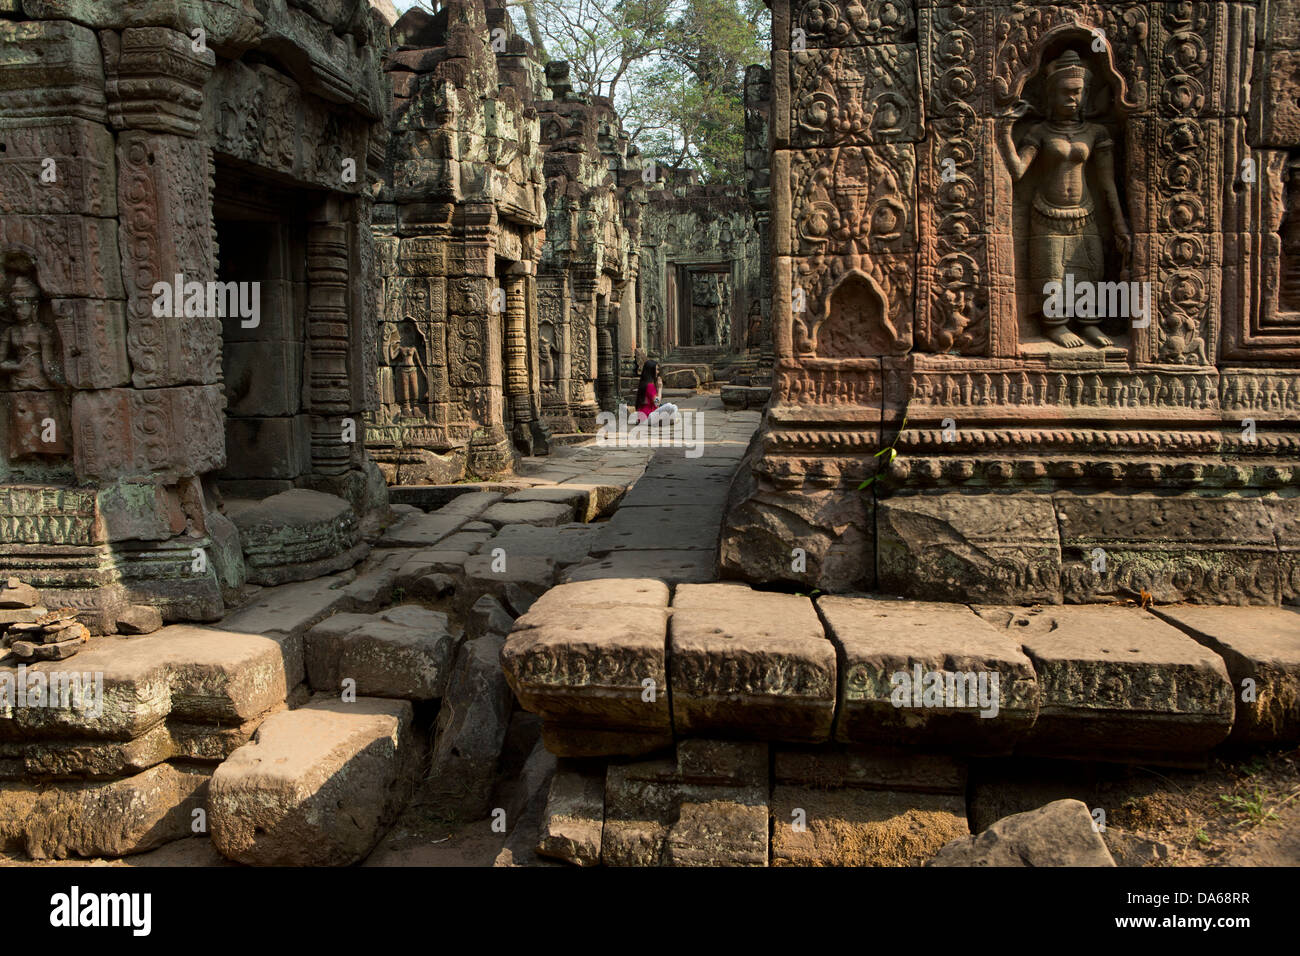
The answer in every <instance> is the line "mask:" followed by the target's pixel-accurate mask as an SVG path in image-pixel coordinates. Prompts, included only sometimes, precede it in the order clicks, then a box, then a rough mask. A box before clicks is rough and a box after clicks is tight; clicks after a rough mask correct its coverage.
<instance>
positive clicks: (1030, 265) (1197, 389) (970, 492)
mask: <svg viewBox="0 0 1300 956" xmlns="http://www.w3.org/2000/svg"><path fill="white" fill-rule="evenodd" d="M772 9H773V18H774V19H773V37H774V38H775V49H774V52H773V72H772V83H773V91H772V103H773V109H772V114H771V122H772V146H773V150H772V158H771V164H772V165H771V187H772V199H771V208H772V213H771V214H772V224H773V240H772V241H773V296H772V315H773V317H774V324H773V335H774V348H775V353H776V365H777V368H776V376H775V380H774V387H773V395H772V402H771V404H770V405H769V406H768V407H767V409H766V412H765V416H764V424H763V427H762V437H761V440H760V442H759V443H758V444H757V445H756V446H755V450H754V456H753V458H752V459H751V461H750V463H749V467H742V469H741V478H742V480H741V481H740V482H738V484H737V486H736V487H735V488H734V489H733V490H734V498H733V501H732V507H731V509H730V512H729V516H728V520H727V526H726V529H725V530H724V532H723V536H722V548H721V564H722V568H723V571H724V573H726V574H728V575H733V576H739V577H742V578H745V579H747V580H751V581H762V582H769V583H787V584H797V585H800V586H806V587H807V586H811V587H818V588H822V589H825V590H843V589H846V588H855V587H856V588H863V587H865V588H873V587H876V586H879V587H880V588H881V589H882V590H885V591H889V592H892V593H897V594H905V595H908V596H913V597H917V598H920V599H923V600H947V599H954V600H980V601H992V602H1004V601H1016V602H1020V601H1026V600H1038V601H1044V602H1060V601H1062V600H1064V601H1066V602H1071V603H1074V602H1092V601H1107V600H1113V599H1116V598H1119V599H1122V598H1125V597H1129V596H1133V595H1136V594H1140V593H1141V592H1143V591H1144V590H1145V591H1147V592H1149V593H1150V594H1152V595H1153V596H1154V597H1155V598H1156V599H1157V600H1161V601H1177V600H1192V601H1203V602H1210V603H1228V604H1277V603H1278V602H1279V601H1283V600H1294V599H1295V597H1296V595H1297V594H1298V593H1300V590H1298V589H1300V578H1297V574H1298V573H1300V565H1297V564H1296V560H1295V553H1296V549H1297V545H1298V544H1300V541H1298V539H1297V538H1296V528H1297V525H1296V514H1297V512H1296V499H1295V494H1296V488H1297V486H1296V483H1297V481H1298V480H1300V470H1297V468H1296V467H1295V465H1296V458H1297V450H1298V446H1297V440H1298V438H1300V433H1297V431H1296V428H1295V425H1296V415H1295V412H1296V408H1297V402H1300V371H1298V370H1297V367H1296V362H1297V359H1298V358H1300V353H1298V352H1297V351H1296V346H1297V342H1298V341H1300V340H1298V339H1297V333H1298V332H1300V324H1297V320H1298V318H1300V313H1297V312H1294V311H1289V309H1290V306H1289V305H1288V301H1289V300H1288V293H1287V291H1286V290H1287V288H1288V287H1289V284H1290V280H1289V279H1288V274H1289V272H1290V270H1291V268H1292V266H1291V264H1290V257H1289V254H1288V252H1287V251H1286V250H1287V248H1288V246H1289V244H1290V239H1289V238H1288V236H1289V231H1290V230H1291V229H1292V227H1293V225H1294V221H1293V220H1294V217H1293V216H1292V214H1291V212H1290V209H1291V200H1290V199H1289V198H1288V196H1289V195H1290V193H1291V192H1292V191H1293V188H1294V183H1293V182H1292V177H1291V172H1290V168H1291V167H1290V166H1289V165H1288V164H1289V163H1290V162H1291V159H1290V158H1289V157H1291V156H1292V154H1293V153H1294V151H1295V150H1296V148H1297V141H1296V137H1295V133H1294V131H1293V129H1292V127H1291V125H1290V123H1291V120H1292V117H1293V115H1294V113H1295V103H1294V100H1293V99H1291V98H1289V95H1290V94H1289V93H1288V92H1287V91H1290V90H1292V89H1293V86H1292V81H1291V80H1289V79H1282V77H1283V75H1284V74H1285V75H1286V76H1289V75H1290V74H1287V73H1285V70H1286V68H1285V67H1284V66H1283V64H1285V63H1289V62H1290V60H1289V57H1291V56H1292V54H1291V53H1290V52H1288V50H1289V49H1290V48H1291V47H1293V46H1294V45H1295V43H1296V39H1295V37H1296V31H1295V28H1296V20H1295V15H1294V13H1293V12H1292V11H1291V9H1290V5H1288V4H1285V3H1263V4H1254V3H1199V2H1189V3H1172V4H1148V3H1082V4H1062V5H1059V6H1058V5H1050V4H1037V3H1026V2H1002V0H987V2H981V3H971V4H950V3H942V2H934V3H929V2H925V3H918V4H908V3H900V2H892V0H882V2H870V3H865V4H859V3H850V4H834V3H824V2H820V0H818V2H802V0H791V2H789V3H783V2H775V3H774V4H773V6H772ZM1063 154H1064V155H1063ZM1051 283H1056V284H1057V285H1058V286H1059V287H1061V292H1060V294H1059V295H1058V296H1057V298H1058V299H1064V298H1065V297H1067V296H1068V297H1069V298H1070V301H1069V303H1064V302H1062V301H1050V300H1051V298H1052V297H1051V296H1050V295H1048V294H1046V290H1047V289H1048V288H1049V286H1050V284H1051ZM1076 285H1077V287H1078V291H1076ZM1084 290H1086V294H1087V299H1086V300H1085V298H1084ZM1076 308H1077V309H1078V313H1076ZM1085 312H1086V313H1090V314H1089V315H1086V316H1085V315H1083V314H1082V313H1085ZM886 448H888V449H890V450H889V451H886V452H884V457H882V456H881V454H880V453H881V452H882V450H883V449H886ZM864 482H870V484H869V485H868V486H867V487H866V488H863V483H864ZM795 539H798V546H799V547H801V548H803V549H804V551H805V553H806V561H800V562H792V561H791V554H790V552H791V547H792V546H793V544H794V543H795ZM1103 552H1104V554H1105V555H1106V561H1105V563H1104V565H1103V564H1102V562H1101V561H1100V560H1098V555H1099V554H1100V553H1103Z"/></svg>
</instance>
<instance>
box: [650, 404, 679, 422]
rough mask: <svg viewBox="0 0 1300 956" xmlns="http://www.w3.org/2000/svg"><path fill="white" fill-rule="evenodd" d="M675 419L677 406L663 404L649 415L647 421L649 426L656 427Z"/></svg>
mask: <svg viewBox="0 0 1300 956" xmlns="http://www.w3.org/2000/svg"><path fill="white" fill-rule="evenodd" d="M676 418H677V406H676V405H674V404H673V403H672V402H664V403H663V404H662V405H660V406H659V407H658V408H656V409H655V410H654V411H653V412H651V413H650V417H649V419H647V421H648V422H649V424H651V425H658V424H659V423H660V422H671V421H673V420H675V419H676Z"/></svg>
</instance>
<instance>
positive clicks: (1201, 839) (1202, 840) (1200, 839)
mask: <svg viewBox="0 0 1300 956" xmlns="http://www.w3.org/2000/svg"><path fill="white" fill-rule="evenodd" d="M1196 842H1197V843H1199V844H1200V845H1201V846H1209V845H1210V835H1209V834H1208V833H1206V832H1205V828H1204V827H1201V828H1200V829H1198V830H1197V831H1196Z"/></svg>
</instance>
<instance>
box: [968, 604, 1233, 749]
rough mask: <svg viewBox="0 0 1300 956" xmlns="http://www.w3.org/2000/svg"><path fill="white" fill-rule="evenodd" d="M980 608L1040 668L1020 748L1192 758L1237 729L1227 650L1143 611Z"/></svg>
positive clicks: (1093, 607) (1096, 607) (1082, 607)
mask: <svg viewBox="0 0 1300 956" xmlns="http://www.w3.org/2000/svg"><path fill="white" fill-rule="evenodd" d="M976 610H977V611H978V612H979V615H980V616H981V617H983V618H984V619H985V620H986V621H989V622H990V623H993V624H994V625H995V626H997V627H1000V628H1002V629H1003V630H1004V631H1005V632H1007V633H1010V634H1012V635H1014V636H1015V638H1016V639H1017V640H1018V641H1019V642H1020V644H1021V646H1022V647H1023V648H1024V651H1025V653H1026V654H1028V655H1029V658H1030V660H1031V661H1033V665H1034V673H1035V674H1036V675H1037V677H1038V686H1039V711H1038V720H1037V722H1036V723H1035V724H1034V726H1033V728H1032V729H1031V730H1030V731H1029V733H1028V734H1027V735H1026V736H1025V737H1024V738H1023V740H1022V741H1021V742H1020V744H1019V745H1018V746H1017V753H1025V754H1038V755H1042V756H1054V757H1084V758H1092V759H1099V760H1117V761H1131V762H1148V763H1165V764H1175V765H1187V764H1189V763H1190V764H1195V763H1198V762H1200V761H1202V760H1203V759H1204V755H1205V753H1206V752H1207V751H1208V750H1210V748H1212V747H1214V746H1215V745H1216V744H1219V743H1221V742H1222V741H1223V739H1224V738H1225V737H1227V736H1228V732H1229V731H1230V730H1231V728H1232V721H1233V688H1232V685H1231V683H1230V682H1229V678H1228V671H1227V668H1226V667H1225V666H1224V663H1223V661H1222V659H1220V657H1219V656H1218V655H1217V654H1215V653H1214V652H1212V651H1210V650H1207V649H1206V648H1204V647H1202V646H1201V645H1200V644H1197V643H1196V642H1195V641H1194V640H1192V639H1191V638H1190V637H1188V636H1187V635H1185V634H1183V633H1182V632H1180V631H1179V630H1178V629H1177V628H1174V627H1173V626H1171V625H1169V624H1166V623H1164V622H1163V621H1161V620H1159V619H1158V618H1156V617H1154V616H1152V615H1151V614H1148V613H1146V612H1145V611H1142V610H1139V609H1138V608H1135V607H1129V608H1125V607H1106V606H1099V605H1077V606H1073V605H1072V606H1065V607H1050V608H1044V607H1035V608H1020V607H1012V608H1005V607H1004V608H989V607H979V608H977V609H976Z"/></svg>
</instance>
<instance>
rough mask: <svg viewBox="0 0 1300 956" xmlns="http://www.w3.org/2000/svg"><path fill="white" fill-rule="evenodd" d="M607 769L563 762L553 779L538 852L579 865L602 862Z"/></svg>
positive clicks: (592, 864)
mask: <svg viewBox="0 0 1300 956" xmlns="http://www.w3.org/2000/svg"><path fill="white" fill-rule="evenodd" d="M604 827H605V768H604V767H603V766H601V765H597V766H596V767H590V766H586V767H584V766H581V765H574V764H570V763H568V762H562V763H560V764H559V765H558V766H557V768H556V771H555V776H554V777H552V778H551V791H550V795H549V796H548V797H547V800H546V814H545V816H544V817H543V823H542V835H541V840H540V841H539V842H538V844H537V852H538V853H540V854H541V855H542V856H550V857H554V858H555V859H557V860H563V861H564V862H566V863H576V864H577V865H578V866H596V865H598V864H599V863H600V846H601V832H602V831H603V830H604Z"/></svg>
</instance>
